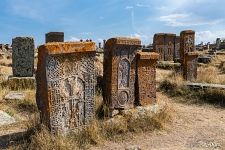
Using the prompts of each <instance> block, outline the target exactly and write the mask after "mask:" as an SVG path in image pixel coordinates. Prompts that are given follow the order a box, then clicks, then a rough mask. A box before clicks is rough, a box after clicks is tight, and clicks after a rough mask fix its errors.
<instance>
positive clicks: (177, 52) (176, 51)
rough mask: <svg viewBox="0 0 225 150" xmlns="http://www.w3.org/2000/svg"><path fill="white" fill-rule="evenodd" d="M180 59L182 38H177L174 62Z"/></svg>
mask: <svg viewBox="0 0 225 150" xmlns="http://www.w3.org/2000/svg"><path fill="white" fill-rule="evenodd" d="M178 59H180V36H176V38H175V57H174V61H175V60H178Z"/></svg>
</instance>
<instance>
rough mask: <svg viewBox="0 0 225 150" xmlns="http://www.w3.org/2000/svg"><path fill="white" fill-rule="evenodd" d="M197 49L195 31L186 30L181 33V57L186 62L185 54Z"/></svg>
mask: <svg viewBox="0 0 225 150" xmlns="http://www.w3.org/2000/svg"><path fill="white" fill-rule="evenodd" d="M194 51H195V31H192V30H185V31H182V32H181V33H180V59H181V63H182V64H184V63H185V60H184V57H185V54H186V53H188V52H194Z"/></svg>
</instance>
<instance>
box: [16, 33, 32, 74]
mask: <svg viewBox="0 0 225 150" xmlns="http://www.w3.org/2000/svg"><path fill="white" fill-rule="evenodd" d="M34 49H35V46H34V39H33V38H32V37H16V38H14V39H12V50H13V51H12V69H13V76H14V77H32V76H33V74H34Z"/></svg>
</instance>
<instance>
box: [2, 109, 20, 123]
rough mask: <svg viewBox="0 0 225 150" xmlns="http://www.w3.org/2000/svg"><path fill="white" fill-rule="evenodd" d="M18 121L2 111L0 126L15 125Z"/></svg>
mask: <svg viewBox="0 0 225 150" xmlns="http://www.w3.org/2000/svg"><path fill="white" fill-rule="evenodd" d="M15 122H16V120H15V118H13V117H12V116H10V115H9V114H7V113H6V112H4V111H2V110H0V126H2V125H9V124H12V123H15Z"/></svg>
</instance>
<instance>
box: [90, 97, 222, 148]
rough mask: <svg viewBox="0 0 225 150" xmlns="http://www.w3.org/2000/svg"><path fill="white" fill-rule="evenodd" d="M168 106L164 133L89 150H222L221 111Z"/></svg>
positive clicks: (201, 107) (184, 105) (148, 134)
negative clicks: (170, 115) (170, 112)
mask: <svg viewBox="0 0 225 150" xmlns="http://www.w3.org/2000/svg"><path fill="white" fill-rule="evenodd" d="M163 97H164V98H165V99H168V98H167V97H165V96H161V98H163ZM169 103H170V104H171V105H172V106H173V109H174V113H173V121H172V122H171V123H170V124H168V125H167V126H166V129H165V130H163V131H155V132H153V133H144V134H143V133H142V134H139V135H135V136H134V138H133V139H131V140H126V141H121V142H119V143H115V142H106V143H105V144H104V145H101V146H98V147H93V148H92V149H91V150H124V149H125V148H127V147H130V146H131V145H137V146H139V147H140V148H141V149H142V150H186V149H194V150H195V149H198V150H199V149H221V150H223V149H224V150H225V109H220V108H215V107H213V106H208V105H204V106H197V105H188V104H181V103H175V102H172V100H171V99H169Z"/></svg>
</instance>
